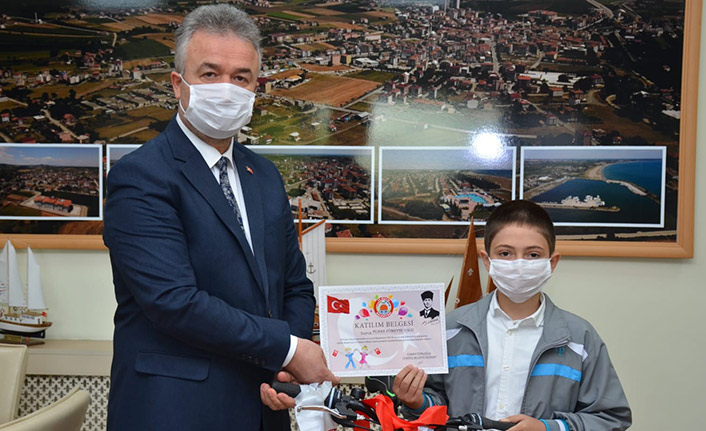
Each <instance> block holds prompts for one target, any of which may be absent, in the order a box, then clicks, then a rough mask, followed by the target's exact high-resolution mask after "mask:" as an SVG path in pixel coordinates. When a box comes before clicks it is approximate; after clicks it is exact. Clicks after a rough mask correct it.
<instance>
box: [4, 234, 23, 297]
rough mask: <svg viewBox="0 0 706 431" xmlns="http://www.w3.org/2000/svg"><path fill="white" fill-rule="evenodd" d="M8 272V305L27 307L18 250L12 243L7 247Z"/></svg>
mask: <svg viewBox="0 0 706 431" xmlns="http://www.w3.org/2000/svg"><path fill="white" fill-rule="evenodd" d="M7 264H8V265H7V266H8V268H7V273H8V284H9V290H8V292H7V294H8V301H7V303H8V305H9V306H10V307H20V308H24V307H27V299H26V298H25V292H24V289H23V288H22V279H21V278H20V270H19V268H18V267H17V252H16V251H15V247H14V246H13V245H12V243H11V242H10V243H8V247H7Z"/></svg>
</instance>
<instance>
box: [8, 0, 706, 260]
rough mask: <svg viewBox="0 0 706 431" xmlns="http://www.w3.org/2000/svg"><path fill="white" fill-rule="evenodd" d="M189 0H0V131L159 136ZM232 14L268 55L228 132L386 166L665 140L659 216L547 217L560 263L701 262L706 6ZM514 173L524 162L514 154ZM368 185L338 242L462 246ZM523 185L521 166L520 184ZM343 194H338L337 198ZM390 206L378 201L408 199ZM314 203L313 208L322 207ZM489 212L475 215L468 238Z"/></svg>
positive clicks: (39, 135) (274, 9) (338, 224)
mask: <svg viewBox="0 0 706 431" xmlns="http://www.w3.org/2000/svg"><path fill="white" fill-rule="evenodd" d="M193 7H194V6H193V5H191V4H187V3H174V2H170V1H168V0H158V1H149V2H148V1H146V0H145V1H142V0H134V1H132V2H129V4H124V3H120V4H119V5H112V4H111V5H106V4H101V5H100V6H97V5H96V4H93V3H86V2H81V1H78V0H75V1H74V0H69V1H66V2H61V3H60V4H57V3H56V2H52V1H50V0H35V1H33V2H32V3H31V4H27V3H26V2H15V3H9V4H7V5H4V9H3V14H4V15H3V16H2V17H1V18H0V139H1V140H4V141H6V142H8V143H13V144H15V143H16V144H18V145H27V144H44V143H56V142H62V143H70V144H73V143H81V144H88V143H90V144H95V145H101V146H103V147H106V146H108V145H140V144H143V143H145V142H147V141H148V140H150V139H152V138H154V137H156V136H157V135H158V134H159V133H160V132H161V131H162V130H164V128H165V126H166V124H167V123H168V122H169V121H171V119H172V118H173V116H174V115H175V113H176V109H177V106H178V101H177V100H176V99H175V98H174V95H173V91H172V88H171V83H170V78H169V76H170V72H171V71H172V70H173V62H174V52H173V50H174V30H175V28H177V27H178V26H179V24H180V23H181V22H182V20H183V17H184V16H185V15H186V14H187V13H188V12H189V11H190V10H191V9H192V8H193ZM241 7H243V8H244V9H245V10H246V11H247V12H248V13H249V14H250V15H251V16H252V17H253V19H254V20H255V21H256V22H257V24H258V26H259V27H260V28H261V30H262V36H263V39H262V45H263V59H262V69H261V73H260V76H259V78H258V88H257V92H258V97H257V99H256V104H255V108H254V112H253V117H252V121H251V123H250V124H249V125H248V126H246V127H244V128H243V129H242V130H241V131H240V132H239V133H238V134H237V136H235V139H237V140H238V141H239V142H240V143H242V144H245V145H250V146H254V147H258V148H259V147H262V148H267V147H268V146H273V147H286V146H291V147H311V148H314V147H319V146H323V147H342V148H343V147H361V148H366V147H367V148H373V150H364V151H372V154H373V155H375V156H376V157H377V155H380V154H382V155H383V156H384V157H387V160H388V161H389V160H391V158H390V157H389V156H390V155H402V154H404V151H405V150H402V148H404V147H419V148H429V150H427V151H428V153H426V154H434V153H435V152H434V150H433V148H438V149H439V150H440V151H443V150H441V149H442V148H446V147H466V148H468V149H469V151H476V150H478V148H481V149H482V148H484V147H486V146H489V147H490V148H494V147H495V146H497V145H498V144H499V145H500V146H501V147H503V148H506V149H513V151H515V153H516V156H519V155H520V154H521V153H522V150H524V149H533V148H543V147H576V148H592V147H598V148H604V147H618V148H620V147H626V148H627V147H650V148H655V149H663V150H662V151H663V152H664V157H663V166H664V169H663V179H662V180H663V183H664V189H663V193H662V194H661V195H660V197H659V199H660V205H661V207H662V208H663V209H662V210H661V211H662V212H663V216H660V217H662V219H660V220H653V218H650V220H648V221H644V222H643V221H638V222H637V223H632V222H630V221H628V222H627V223H624V222H623V221H617V222H616V220H607V221H605V222H604V221H603V220H598V219H596V220H594V221H591V222H590V223H589V224H588V225H586V224H584V225H576V223H575V221H576V220H572V219H567V218H566V217H564V215H566V214H565V213H566V211H564V212H563V213H564V214H563V215H562V216H561V217H564V218H561V217H559V215H557V217H559V218H558V219H557V220H555V221H556V222H557V233H558V239H559V243H558V248H559V250H560V251H561V252H562V253H563V254H565V255H591V256H634V257H640V256H645V257H690V256H692V255H693V226H694V205H693V201H694V171H695V166H694V163H695V162H694V160H695V158H694V154H695V147H696V111H697V89H698V75H699V42H700V29H701V10H702V0H694V1H691V0H690V1H686V0H677V1H673V2H662V3H652V2H637V3H634V4H631V6H630V7H624V5H623V4H618V3H597V2H567V1H564V0H554V1H549V2H535V1H522V2H520V1H516V0H498V1H493V2H484V1H476V0H462V1H458V2H442V3H432V2H429V3H428V4H426V3H424V2H422V3H415V4H414V5H411V4H391V3H389V2H382V1H373V2H370V1H359V0H353V1H350V2H346V3H326V4H309V3H300V2H280V3H268V4H265V3H257V2H256V3H248V4H241ZM498 29H501V30H498ZM484 142H485V144H483V143H484ZM116 148H117V147H116ZM394 148H401V149H400V150H399V151H400V152H395V150H394ZM277 151H279V150H277ZM292 151H299V150H292ZM596 151H597V150H596ZM106 154H107V149H106ZM409 154H412V153H411V152H410V153H409ZM420 154H425V153H420ZM536 154H539V153H536ZM542 154H544V153H542ZM384 157H383V162H384ZM105 163H106V166H105V168H106V169H107V168H108V166H107V165H109V164H110V161H109V160H107V161H106V162H105ZM528 167H529V166H528ZM381 168H382V169H383V171H382V173H383V174H386V172H388V173H390V172H392V171H391V170H387V171H386V169H385V167H384V165H381ZM535 168H539V169H541V166H532V169H535ZM371 169H373V168H372V167H371ZM513 169H514V170H515V172H519V171H520V170H521V169H522V166H521V163H520V160H519V157H516V165H515V166H514V168H513ZM375 170H378V169H373V171H371V174H372V173H375V172H374V171H375ZM549 170H550V171H551V168H550V169H549ZM285 175H286V172H285ZM453 175H456V174H453ZM459 175H464V174H463V173H462V172H459ZM534 175H537V176H538V177H542V176H545V175H541V173H539V172H535V174H534ZM373 177H374V175H371V185H370V196H369V197H368V196H366V197H365V199H364V201H365V203H363V199H361V201H360V205H362V206H360V205H357V204H355V203H354V207H355V208H354V209H353V213H356V214H358V215H359V216H360V217H361V220H359V219H358V218H357V217H358V215H356V216H352V215H350V214H352V213H348V214H349V215H347V216H345V217H343V219H344V220H345V221H344V220H340V217H339V219H336V217H335V216H331V218H330V220H331V223H330V225H331V226H332V228H331V229H330V230H329V233H328V234H327V235H329V237H328V239H327V250H328V251H329V252H346V253H358V252H361V253H441V254H448V253H463V251H464V249H465V246H464V239H463V238H464V237H465V235H466V232H467V226H464V224H463V223H461V222H465V219H464V217H463V216H461V217H458V216H457V215H455V213H452V212H451V211H455V210H454V209H452V208H451V207H452V206H450V205H449V203H448V202H447V201H448V199H447V200H446V201H445V200H444V199H429V198H427V200H426V204H424V205H426V206H427V207H428V210H429V212H428V214H437V215H439V214H442V213H443V214H445V215H441V216H440V217H441V220H427V219H425V217H427V216H424V217H419V218H422V219H423V220H417V221H423V222H424V223H422V224H417V223H410V222H411V221H414V220H407V222H405V223H401V222H404V221H405V220H399V218H398V219H397V220H393V218H394V217H393V216H392V211H391V210H390V209H386V205H387V204H386V203H385V201H384V200H385V199H386V197H385V196H387V197H391V196H392V195H391V194H390V193H391V192H386V190H385V189H384V186H383V191H382V193H381V196H376V194H378V188H379V187H380V185H381V182H383V181H384V179H383V178H382V176H381V175H377V177H376V178H373ZM372 181H377V182H374V183H373V182H372ZM523 181H524V180H523V179H522V178H520V177H518V176H517V175H516V174H515V177H514V178H512V183H513V184H512V188H514V189H515V190H520V189H521V188H522V187H523V186H524V183H523ZM565 187H566V186H565ZM528 191H529V190H528ZM297 193H298V192H297ZM304 193H306V190H304ZM351 193H352V192H351V191H347V192H344V194H351ZM462 194H463V193H459V194H458V195H459V196H461V195H462ZM471 194H472V193H471ZM341 196H343V195H341V194H340V193H339V194H336V193H334V196H330V198H331V199H337V200H338V202H339V203H340V202H341V199H340V197H341ZM603 196H604V195H601V197H603ZM380 197H381V198H382V199H383V201H381V200H380V199H379V198H380ZM518 197H519V194H518V195H517V196H514V197H513V198H518ZM343 198H344V199H343V200H346V199H347V198H346V197H345V196H343ZM584 198H585V196H584V197H581V199H582V200H584ZM397 199H398V201H397V202H395V201H394V199H392V198H391V200H390V201H389V202H390V205H391V206H390V207H387V208H391V209H394V208H393V206H394V205H401V202H400V201H399V198H397ZM461 199H463V197H461ZM469 199H471V200H473V197H472V196H469ZM479 199H480V198H479ZM502 199H505V197H504V196H503V197H502ZM562 199H563V198H562ZM0 200H2V201H3V202H6V201H7V196H6V195H0ZM423 200H424V199H421V201H423ZM381 202H382V204H381ZM548 202H549V201H548ZM552 202H553V201H552ZM310 203H311V205H309V206H310V207H314V208H313V209H312V213H311V214H314V211H315V210H316V208H315V207H317V205H318V204H317V203H315V200H312V201H310ZM459 203H460V202H459ZM474 203H475V204H479V203H480V204H481V206H480V207H478V206H477V205H476V207H478V208H479V209H480V208H483V203H481V202H475V201H474ZM559 203H561V201H559ZM344 205H345V204H344ZM414 205H417V206H419V204H412V207H413V206H414ZM424 205H423V206H424ZM444 205H446V206H449V208H448V209H447V208H446V207H445V206H444ZM456 205H457V204H456ZM614 206H616V207H621V208H622V207H625V206H626V202H620V203H618V204H616V205H614ZM476 207H474V211H472V212H476V211H475V208H476ZM410 208H411V207H410ZM342 209H343V210H345V209H348V210H350V205H349V208H342ZM397 210H398V211H399V210H400V209H399V207H397ZM358 211H360V212H358ZM368 211H369V213H368ZM584 211H585V210H584ZM403 212H404V211H403ZM551 212H552V213H555V214H556V211H554V210H552V211H551ZM603 212H604V213H607V212H609V211H603ZM363 213H365V214H363ZM623 214H625V213H623ZM408 215H409V214H408ZM603 215H607V214H603ZM318 216H319V215H317V216H316V217H318ZM369 216H370V217H371V218H369ZM316 217H312V218H311V220H315V219H316ZM326 217H327V218H328V217H329V216H326ZM412 217H414V216H412ZM429 217H431V218H433V217H432V216H429ZM445 217H446V219H445ZM362 218H365V222H363V220H362ZM455 218H457V219H455ZM483 218H484V216H483V214H482V213H476V214H475V215H474V220H476V221H477V222H478V226H477V229H476V232H477V234H478V236H482V235H483V231H482V222H483ZM579 218H580V217H579ZM429 221H431V222H433V223H436V222H444V223H441V224H426V222H429ZM349 222H350V223H349ZM68 223H70V225H69V224H68ZM566 223H569V225H567V224H566ZM65 224H66V225H65ZM637 225H639V226H637ZM1 226H2V229H0V236H2V238H0V239H4V238H5V237H7V236H10V237H12V238H13V241H15V242H17V245H19V246H22V245H23V244H27V243H31V244H32V245H33V246H34V247H58V248H63V247H73V248H102V247H103V244H102V240H101V238H100V233H101V231H102V222H101V221H100V220H86V221H84V220H76V221H73V220H72V221H69V222H66V221H62V220H58V221H54V220H52V221H34V220H5V221H3V224H2V225H1Z"/></svg>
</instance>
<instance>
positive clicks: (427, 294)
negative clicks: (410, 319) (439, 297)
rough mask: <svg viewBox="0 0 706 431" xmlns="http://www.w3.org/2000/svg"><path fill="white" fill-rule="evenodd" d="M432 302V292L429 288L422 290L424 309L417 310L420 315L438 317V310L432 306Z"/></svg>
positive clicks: (427, 317) (430, 317)
mask: <svg viewBox="0 0 706 431" xmlns="http://www.w3.org/2000/svg"><path fill="white" fill-rule="evenodd" d="M433 303H434V292H432V291H431V290H426V291H424V292H422V304H424V309H423V310H422V311H420V312H419V316H420V317H424V318H425V319H435V318H437V317H439V311H438V310H435V309H434V308H432V304H433Z"/></svg>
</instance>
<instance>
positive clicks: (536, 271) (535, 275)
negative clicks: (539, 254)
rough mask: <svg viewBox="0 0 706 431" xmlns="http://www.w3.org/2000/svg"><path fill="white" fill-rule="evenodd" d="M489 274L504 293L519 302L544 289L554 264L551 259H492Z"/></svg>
mask: <svg viewBox="0 0 706 431" xmlns="http://www.w3.org/2000/svg"><path fill="white" fill-rule="evenodd" d="M488 274H489V275H490V277H491V278H492V279H493V282H494V283H495V285H496V286H497V288H498V290H499V291H500V292H501V293H502V294H503V295H505V296H507V297H508V298H510V301H512V302H514V303H517V304H519V303H522V302H525V301H527V300H528V299H530V298H531V297H532V296H534V295H535V294H537V293H538V292H541V291H542V288H543V287H544V285H545V284H546V283H547V280H549V278H550V277H551V276H552V266H551V262H550V260H549V259H531V260H528V259H515V260H503V259H490V269H489V270H488Z"/></svg>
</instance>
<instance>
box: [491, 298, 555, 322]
mask: <svg viewBox="0 0 706 431" xmlns="http://www.w3.org/2000/svg"><path fill="white" fill-rule="evenodd" d="M492 295H493V297H492V298H491V300H490V309H489V311H490V313H489V314H490V316H491V317H492V318H494V319H500V320H502V321H505V322H512V321H513V319H512V318H511V317H510V316H508V315H507V313H505V312H504V311H503V309H502V308H500V305H499V304H498V295H497V291H494V292H493V293H492ZM546 302H547V301H546V300H545V298H544V292H541V293H540V295H539V308H538V309H537V311H535V312H534V313H532V314H531V315H529V316H527V317H525V318H524V319H520V321H519V323H518V326H522V325H523V324H530V323H531V324H533V325H534V326H536V327H537V328H539V327H540V326H543V325H544V310H545V308H546ZM525 322H528V323H525Z"/></svg>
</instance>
